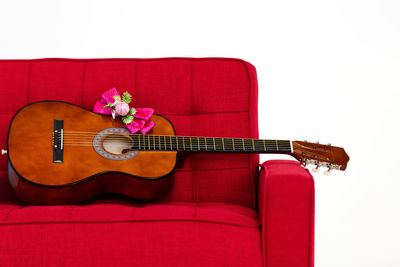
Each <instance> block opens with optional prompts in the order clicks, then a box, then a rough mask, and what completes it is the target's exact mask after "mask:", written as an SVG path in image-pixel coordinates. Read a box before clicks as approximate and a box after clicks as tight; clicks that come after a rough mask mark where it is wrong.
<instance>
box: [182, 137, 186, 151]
mask: <svg viewBox="0 0 400 267" xmlns="http://www.w3.org/2000/svg"><path fill="white" fill-rule="evenodd" d="M182 143H183V151H185V150H186V147H185V137H182Z"/></svg>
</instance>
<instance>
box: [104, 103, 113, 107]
mask: <svg viewBox="0 0 400 267" xmlns="http://www.w3.org/2000/svg"><path fill="white" fill-rule="evenodd" d="M111 107H112V103H108V104H107V105H105V106H104V108H111Z"/></svg>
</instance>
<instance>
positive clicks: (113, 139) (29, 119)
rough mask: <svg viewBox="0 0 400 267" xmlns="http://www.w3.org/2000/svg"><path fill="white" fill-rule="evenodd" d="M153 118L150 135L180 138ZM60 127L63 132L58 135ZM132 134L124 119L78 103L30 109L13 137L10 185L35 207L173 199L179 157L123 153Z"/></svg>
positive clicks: (13, 127)
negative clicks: (122, 198)
mask: <svg viewBox="0 0 400 267" xmlns="http://www.w3.org/2000/svg"><path fill="white" fill-rule="evenodd" d="M151 119H152V120H153V121H154V122H155V126H154V127H153V129H152V130H151V131H150V132H149V133H147V134H146V135H171V136H174V135H175V130H174V127H173V125H172V124H171V123H170V122H169V121H168V120H167V119H166V118H164V117H162V116H159V115H153V116H152V118H151ZM60 125H62V126H61V128H62V129H63V131H62V133H60V131H58V132H57V133H56V136H55V130H57V127H60ZM102 131H103V132H102ZM78 133H79V134H78ZM99 133H101V134H99ZM57 134H58V135H57ZM128 134H129V133H127V130H126V128H125V127H124V125H123V123H122V122H121V121H120V120H113V119H112V118H111V117H110V116H103V115H99V114H96V113H93V112H91V111H89V110H86V109H84V108H81V107H78V106H76V105H73V104H69V103H65V102H58V101H43V102H36V103H33V104H30V105H28V106H25V107H24V108H22V109H20V110H19V111H18V112H17V113H16V114H15V116H14V118H13V119H12V121H11V124H10V129H9V133H8V139H7V145H8V159H9V168H8V170H9V180H10V184H11V186H12V187H13V188H14V190H15V192H16V194H17V196H18V197H19V198H20V199H22V200H24V201H26V202H28V203H32V204H72V203H78V202H82V201H84V200H87V199H89V198H91V197H93V196H96V195H99V194H102V193H107V192H113V193H119V194H123V195H126V196H129V197H132V198H137V199H154V198H158V197H161V196H163V195H165V194H167V193H168V192H169V191H170V189H171V187H172V178H171V176H170V175H169V174H171V173H172V172H173V171H174V170H175V168H176V164H177V152H176V151H164V152H160V151H130V152H128V153H126V152H125V153H123V152H122V150H123V149H124V147H121V143H123V145H125V146H126V145H127V144H128V145H129V142H130V139H129V135H128ZM61 135H62V136H61ZM55 138H63V141H64V143H63V145H62V148H61V147H55V146H54V145H57V143H55V141H54V140H55ZM96 140H97V141H96ZM125 148H127V147H125ZM119 151H121V152H119Z"/></svg>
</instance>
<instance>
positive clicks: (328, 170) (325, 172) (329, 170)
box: [324, 168, 332, 175]
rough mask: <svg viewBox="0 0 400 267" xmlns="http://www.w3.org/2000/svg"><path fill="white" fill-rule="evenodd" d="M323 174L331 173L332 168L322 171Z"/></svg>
mask: <svg viewBox="0 0 400 267" xmlns="http://www.w3.org/2000/svg"><path fill="white" fill-rule="evenodd" d="M324 174H325V175H331V174H332V170H331V169H330V168H329V169H327V170H326V171H324Z"/></svg>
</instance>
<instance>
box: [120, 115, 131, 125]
mask: <svg viewBox="0 0 400 267" xmlns="http://www.w3.org/2000/svg"><path fill="white" fill-rule="evenodd" d="M132 121H133V116H132V115H126V116H123V117H122V122H123V123H125V124H129V123H131V122H132Z"/></svg>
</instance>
